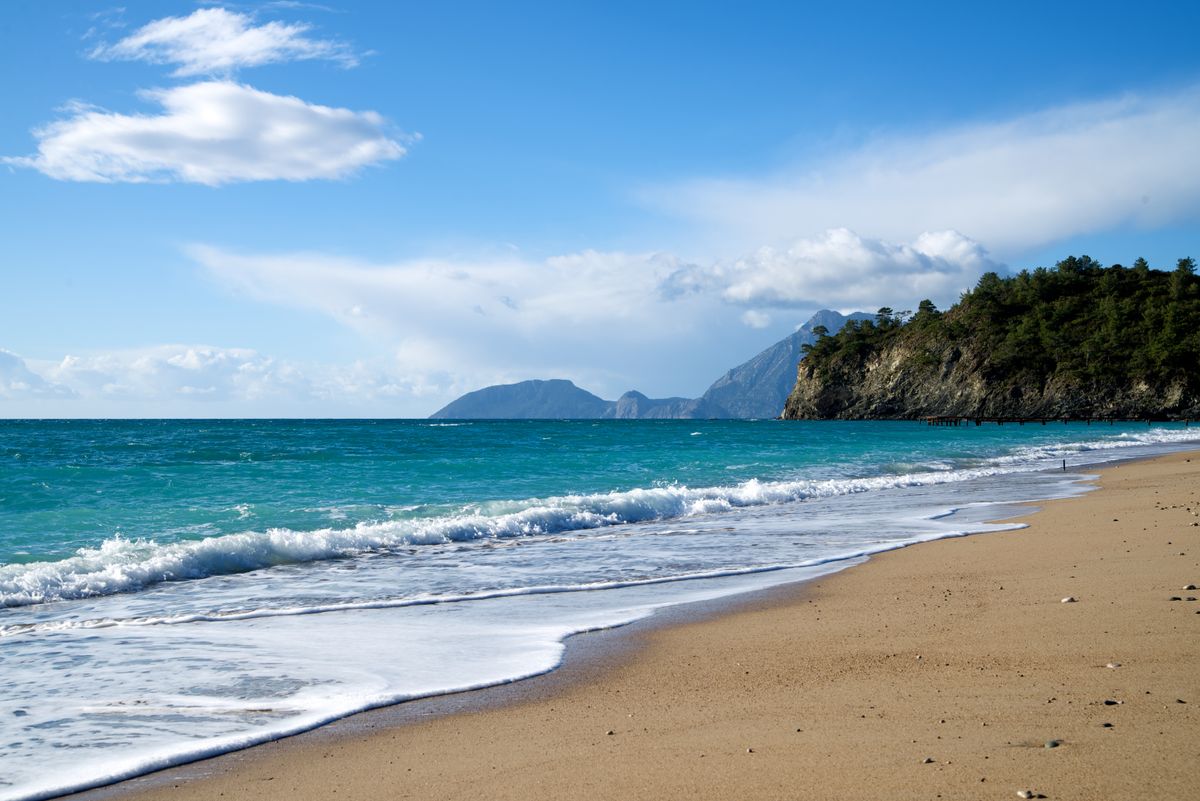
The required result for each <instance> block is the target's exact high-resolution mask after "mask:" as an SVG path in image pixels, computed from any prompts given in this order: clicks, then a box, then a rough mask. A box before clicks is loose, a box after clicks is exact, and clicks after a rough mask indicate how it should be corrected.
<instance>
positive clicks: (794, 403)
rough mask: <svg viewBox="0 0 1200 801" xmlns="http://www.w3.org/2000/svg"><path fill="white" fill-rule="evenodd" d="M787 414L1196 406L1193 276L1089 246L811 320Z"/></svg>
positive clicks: (1156, 410)
mask: <svg viewBox="0 0 1200 801" xmlns="http://www.w3.org/2000/svg"><path fill="white" fill-rule="evenodd" d="M818 334H819V336H818V337H817V341H816V342H814V343H812V344H810V345H808V346H807V348H806V351H807V355H806V357H805V358H804V360H803V361H801V362H800V364H799V367H798V373H797V380H796V383H795V386H794V388H793V390H792V392H791V394H790V395H789V396H788V399H787V402H786V405H785V408H784V413H783V416H784V418H786V419H830V418H836V419H866V418H899V419H905V418H918V417H924V416H962V417H1016V418H1066V417H1071V418H1105V417H1116V418H1122V417H1125V418H1151V417H1154V418H1170V417H1186V418H1197V417H1200V277H1197V275H1196V264H1195V261H1194V260H1193V259H1191V258H1185V259H1180V260H1179V262H1178V263H1177V265H1176V268H1175V269H1174V271H1171V272H1164V271H1160V270H1154V269H1151V268H1150V266H1149V265H1148V264H1147V263H1146V261H1145V260H1144V259H1138V260H1137V261H1136V262H1134V264H1133V266H1132V267H1123V266H1121V265H1119V264H1117V265H1113V266H1111V267H1104V266H1102V265H1101V264H1099V263H1098V262H1096V261H1094V260H1093V259H1091V258H1089V257H1087V256H1080V257H1074V256H1072V257H1069V258H1067V259H1064V260H1062V261H1060V262H1058V264H1057V265H1055V267H1054V269H1045V268H1038V269H1036V270H1032V271H1029V270H1025V271H1022V272H1021V273H1019V274H1017V275H1014V276H1011V277H1008V278H1001V277H1000V276H998V275H997V274H996V273H991V272H989V273H986V274H984V275H983V277H982V278H980V280H979V283H978V284H977V285H976V287H975V288H974V289H973V290H971V291H970V292H967V293H965V294H964V295H963V296H962V298H961V300H960V301H959V302H958V303H956V304H954V305H953V306H952V307H950V308H949V309H947V310H946V311H945V312H941V311H939V310H938V309H937V308H936V307H935V306H934V304H933V303H931V302H930V301H928V300H926V301H922V302H921V304H920V306H919V308H918V309H917V311H916V313H915V314H913V313H911V312H907V311H905V312H898V313H897V312H894V311H893V310H892V309H888V308H883V309H880V310H879V312H878V314H877V315H876V316H875V318H874V319H873V320H863V321H856V322H851V323H849V324H847V325H846V326H844V327H843V328H842V329H841V330H840V331H838V332H833V331H831V330H824V331H819V332H818Z"/></svg>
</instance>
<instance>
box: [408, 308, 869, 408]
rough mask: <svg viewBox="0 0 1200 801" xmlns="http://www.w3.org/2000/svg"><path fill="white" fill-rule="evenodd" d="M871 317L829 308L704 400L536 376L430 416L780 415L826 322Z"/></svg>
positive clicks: (734, 371)
mask: <svg viewBox="0 0 1200 801" xmlns="http://www.w3.org/2000/svg"><path fill="white" fill-rule="evenodd" d="M870 317H871V315H868V314H865V313H863V312H854V313H852V314H850V315H843V314H840V313H839V312H836V311H832V310H830V309H822V310H821V311H819V312H817V313H816V314H814V315H813V316H812V317H811V318H810V319H809V320H808V321H807V322H806V323H804V325H801V326H800V327H798V328H797V329H796V331H794V332H793V333H791V334H789V335H788V336H786V337H784V338H783V339H782V340H780V341H779V342H776V343H775V344H774V345H771V346H770V347H768V348H766V349H765V350H763V351H761V352H759V353H758V354H756V355H755V356H754V357H752V358H751V359H749V360H747V361H745V362H743V363H742V364H739V365H737V366H736V367H733V368H730V369H729V370H726V371H725V373H724V374H723V375H722V376H721V377H720V378H718V379H717V380H716V381H714V382H713V383H712V385H711V386H709V388H708V389H707V390H706V391H705V392H704V394H703V395H701V396H700V397H698V398H682V397H672V398H649V397H647V396H646V395H644V394H643V393H641V392H638V391H637V390H630V391H629V392H626V393H625V394H623V395H622V396H621V397H620V398H618V399H617V400H615V401H610V400H604V399H603V398H601V397H599V396H597V395H594V394H592V393H591V392H588V391H587V390H585V389H582V388H580V387H578V386H576V385H575V384H574V383H573V382H571V381H568V380H567V379H562V378H558V379H532V380H529V381H519V382H516V383H513V384H494V385H492V386H489V387H483V388H482V389H477V390H475V391H473V392H468V393H466V394H465V395H462V396H461V397H459V398H457V399H456V400H454V401H451V402H450V403H448V404H446V405H445V406H444V407H442V408H441V409H439V410H438V411H436V412H434V413H433V414H432V415H430V419H436V420H447V419H491V420H523V419H563V420H579V419H598V420H614V419H615V420H653V419H657V420H666V419H672V420H712V419H718V420H720V419H752V418H760V419H773V418H776V417H779V416H780V414H781V413H782V411H783V407H784V403H785V401H786V400H787V397H788V393H789V392H790V391H791V389H792V386H793V385H794V384H795V376H796V364H797V363H798V362H799V361H800V359H801V357H802V356H803V347H804V345H806V344H811V343H813V342H815V341H816V339H817V334H816V330H817V329H818V328H820V327H821V326H824V328H825V329H828V330H830V331H837V330H840V329H841V327H842V326H843V325H845V323H846V322H847V321H849V320H863V319H869V318H870Z"/></svg>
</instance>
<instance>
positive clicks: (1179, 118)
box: [645, 87, 1200, 256]
mask: <svg viewBox="0 0 1200 801" xmlns="http://www.w3.org/2000/svg"><path fill="white" fill-rule="evenodd" d="M1198 129H1200V89H1198V88H1196V87H1190V88H1187V89H1185V90H1182V91H1177V92H1174V93H1169V94H1161V95H1154V96H1132V95H1131V96H1126V97H1122V98H1118V99H1113V100H1106V101H1102V102H1091V103H1077V104H1072V105H1066V106H1062V107H1059V108H1055V109H1051V110H1048V111H1043V112H1039V113H1035V114H1028V115H1025V116H1019V117H1015V118H1012V119H1008V120H1001V121H996V122H989V123H980V124H975V125H968V126H962V127H958V128H953V129H950V130H941V131H936V132H933V133H929V134H926V135H909V136H893V137H890V138H889V137H881V138H878V139H876V140H875V141H873V142H871V143H869V144H867V145H865V146H862V147H860V148H858V149H856V150H853V151H850V152H845V153H842V154H841V155H838V156H835V157H832V158H828V159H825V160H824V161H822V162H821V163H818V164H808V165H801V166H795V167H791V168H787V169H781V170H779V171H777V172H776V173H774V174H769V175H763V176H759V177H750V178H705V179H699V180H691V181H686V182H682V183H680V184H677V185H671V186H665V187H658V188H654V189H650V190H648V191H647V192H646V193H645V197H646V199H647V200H648V201H649V202H651V203H652V204H654V205H656V206H658V207H660V208H662V209H665V210H667V211H668V212H670V213H673V214H676V215H679V216H682V217H685V218H689V219H692V220H694V221H696V222H698V223H701V224H702V225H703V226H704V228H705V230H708V231H711V232H712V235H713V236H715V237H720V238H721V239H722V240H724V241H730V240H731V239H732V240H736V241H739V242H741V243H742V244H741V246H742V247H746V246H752V244H753V243H762V242H777V241H781V240H790V239H792V238H794V237H796V236H812V235H815V234H816V233H817V232H819V231H822V230H826V229H831V228H842V227H845V228H850V229H853V230H856V231H860V232H863V233H864V234H865V235H870V236H877V237H882V238H884V239H888V240H891V241H897V242H903V241H908V240H909V239H911V238H912V237H913V236H915V235H916V234H918V233H919V232H921V231H931V230H945V229H954V230H957V231H961V232H963V233H964V234H966V235H968V236H970V237H971V238H973V239H975V240H976V241H979V242H982V243H984V244H985V245H986V246H987V247H988V248H989V249H990V250H992V251H993V252H996V253H1000V254H1005V255H1006V256H1007V255H1015V254H1020V253H1022V252H1026V251H1028V250H1029V249H1031V248H1034V247H1038V246H1043V245H1046V244H1049V243H1052V242H1054V241H1056V240H1061V239H1064V238H1067V237H1070V236H1075V235H1081V234H1086V233H1090V232H1094V231H1101V230H1105V229H1108V228H1111V227H1113V226H1116V225H1122V224H1134V225H1142V226H1148V227H1152V226H1157V225H1162V224H1166V223H1170V222H1172V221H1177V220H1181V219H1194V218H1195V215H1196V214H1197V212H1198V211H1200V147H1197V146H1196V133H1195V132H1196V131H1197V130H1198Z"/></svg>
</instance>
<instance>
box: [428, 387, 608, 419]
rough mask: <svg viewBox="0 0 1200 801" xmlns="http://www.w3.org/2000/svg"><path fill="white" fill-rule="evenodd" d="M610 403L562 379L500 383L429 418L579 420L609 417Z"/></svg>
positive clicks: (442, 409) (470, 394) (468, 396)
mask: <svg viewBox="0 0 1200 801" xmlns="http://www.w3.org/2000/svg"><path fill="white" fill-rule="evenodd" d="M613 405H614V404H613V402H612V401H606V400H604V399H603V398H598V397H596V396H595V395H593V394H592V393H590V392H588V391H587V390H585V389H580V388H579V387H577V386H575V385H574V384H572V383H571V382H570V381H566V380H564V379H561V378H555V379H550V380H549V381H522V382H520V383H519V384H499V385H496V386H492V387H484V388H483V389H477V390H475V391H474V392H468V393H467V394H466V395H463V396H462V397H461V398H459V399H458V400H456V401H452V402H451V403H449V404H447V405H446V406H443V407H442V408H441V409H439V410H438V411H436V412H434V413H433V414H432V415H430V418H431V419H434V420H447V419H457V420H464V419H466V420H562V419H567V420H580V419H584V420H586V419H596V418H601V417H605V416H608V415H607V413H608V411H609V410H610V409H611V408H612V407H613Z"/></svg>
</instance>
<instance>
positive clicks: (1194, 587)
mask: <svg viewBox="0 0 1200 801" xmlns="http://www.w3.org/2000/svg"><path fill="white" fill-rule="evenodd" d="M1183 588H1184V589H1185V590H1194V589H1196V585H1195V584H1184V585H1183Z"/></svg>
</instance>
